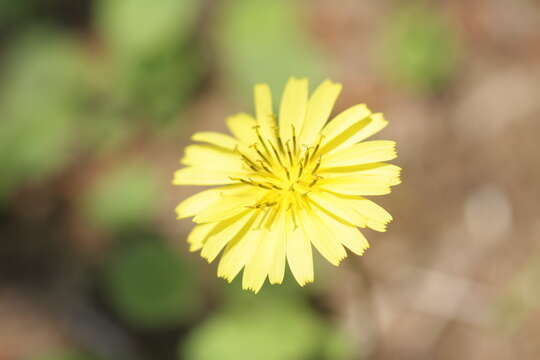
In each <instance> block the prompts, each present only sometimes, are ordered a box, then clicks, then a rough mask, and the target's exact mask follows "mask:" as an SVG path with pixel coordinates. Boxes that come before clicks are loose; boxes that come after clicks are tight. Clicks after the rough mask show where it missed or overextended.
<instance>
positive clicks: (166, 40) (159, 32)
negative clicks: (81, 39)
mask: <svg viewBox="0 0 540 360" xmlns="http://www.w3.org/2000/svg"><path fill="white" fill-rule="evenodd" d="M198 13H199V1H198V0H156V1H146V0H112V1H109V0H101V1H99V2H98V3H97V7H96V18H97V20H96V21H97V26H98V29H99V31H100V32H101V34H102V35H103V37H104V40H105V42H106V44H107V45H108V47H109V48H110V61H111V65H112V67H113V69H114V71H113V76H112V78H111V83H110V87H111V89H113V99H112V101H113V102H114V103H115V107H116V108H119V109H122V111H123V112H124V113H125V114H127V115H128V116H129V117H130V118H133V119H145V120H162V119H170V118H172V117H173V116H174V115H176V113H177V112H178V111H179V110H181V108H182V106H183V105H184V102H185V101H186V100H187V99H188V98H189V95H190V94H191V93H192V91H193V89H194V88H195V86H196V84H197V83H198V81H200V79H201V77H202V73H203V71H204V65H203V61H202V58H201V56H200V54H199V49H198V48H197V47H195V45H194V44H193V42H191V41H188V40H189V33H190V31H191V30H192V29H193V26H194V23H195V20H196V18H197V15H198Z"/></svg>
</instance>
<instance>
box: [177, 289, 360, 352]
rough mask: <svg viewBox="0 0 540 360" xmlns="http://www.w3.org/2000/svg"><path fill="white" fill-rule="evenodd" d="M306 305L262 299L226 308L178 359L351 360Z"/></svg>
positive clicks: (195, 334)
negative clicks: (311, 359) (313, 359)
mask: <svg viewBox="0 0 540 360" xmlns="http://www.w3.org/2000/svg"><path fill="white" fill-rule="evenodd" d="M335 333H336V330H335V329H334V328H333V327H331V326H330V325H329V324H327V323H326V322H325V321H323V320H322V319H320V318H319V317H318V316H317V315H316V314H315V313H314V312H313V311H312V310H310V308H309V307H308V306H307V304H306V303H304V302H302V301H298V299H296V300H292V301H291V299H289V298H287V297H283V298H280V297H275V296H263V297H261V298H257V302H249V303H244V304H243V305H242V306H228V307H226V308H225V309H224V310H223V311H221V312H220V313H217V314H215V315H214V316H212V317H210V318H209V319H208V320H207V321H206V322H205V323H203V324H202V325H200V326H199V327H198V328H197V329H195V331H194V332H193V333H192V334H191V335H190V336H189V337H188V338H187V340H186V343H185V344H184V345H185V346H184V347H183V348H182V351H181V354H180V358H181V359H188V360H218V359H219V360H236V359H244V358H250V359H258V360H295V359H298V360H301V359H308V358H312V357H315V356H316V358H318V359H328V360H334V359H338V360H339V359H351V358H352V357H353V351H352V348H351V347H350V345H349V343H348V342H347V341H346V339H345V338H344V337H343V336H342V334H341V333H340V332H337V333H338V334H339V335H338V336H335Z"/></svg>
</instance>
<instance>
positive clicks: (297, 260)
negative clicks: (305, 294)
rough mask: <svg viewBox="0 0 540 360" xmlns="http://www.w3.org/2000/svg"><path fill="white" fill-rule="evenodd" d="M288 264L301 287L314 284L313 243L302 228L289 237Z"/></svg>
mask: <svg viewBox="0 0 540 360" xmlns="http://www.w3.org/2000/svg"><path fill="white" fill-rule="evenodd" d="M287 262H288V263H289V268H290V269H291V272H292V274H293V276H294V278H295V279H296V281H297V282H298V284H300V286H304V285H305V284H307V283H310V282H313V255H312V254H311V242H310V241H309V238H308V237H307V236H306V234H305V232H304V231H302V229H300V228H297V229H296V230H293V231H292V232H291V233H290V234H289V236H287Z"/></svg>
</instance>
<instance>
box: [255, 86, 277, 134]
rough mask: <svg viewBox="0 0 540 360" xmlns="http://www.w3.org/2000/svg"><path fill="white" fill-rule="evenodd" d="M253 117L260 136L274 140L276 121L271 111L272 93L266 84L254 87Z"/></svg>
mask: <svg viewBox="0 0 540 360" xmlns="http://www.w3.org/2000/svg"><path fill="white" fill-rule="evenodd" d="M254 97H255V115H256V117H257V122H258V123H259V125H260V127H261V134H262V136H263V137H264V138H266V139H271V140H272V141H273V140H275V138H276V137H275V132H274V129H275V128H276V126H277V125H276V120H275V118H274V111H273V109H272V92H271V91H270V87H268V85H267V84H257V85H255V91H254Z"/></svg>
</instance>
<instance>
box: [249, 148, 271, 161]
mask: <svg viewBox="0 0 540 360" xmlns="http://www.w3.org/2000/svg"><path fill="white" fill-rule="evenodd" d="M252 146H253V148H254V149H255V151H256V152H257V154H259V156H260V157H261V158H262V159H263V160H264V161H265V162H266V163H267V164H268V165H272V163H271V162H270V160H268V158H267V157H266V156H264V154H263V153H262V152H261V150H259V148H258V147H257V144H253V145H252Z"/></svg>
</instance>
